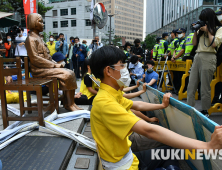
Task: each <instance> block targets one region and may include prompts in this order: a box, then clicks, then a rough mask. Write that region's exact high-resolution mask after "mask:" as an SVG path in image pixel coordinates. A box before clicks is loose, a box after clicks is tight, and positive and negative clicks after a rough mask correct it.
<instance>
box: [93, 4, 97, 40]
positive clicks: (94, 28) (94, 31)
mask: <svg viewBox="0 0 222 170" xmlns="http://www.w3.org/2000/svg"><path fill="white" fill-rule="evenodd" d="M92 1H93V4H94V5H95V0H92ZM95 36H96V23H95V24H93V38H95Z"/></svg>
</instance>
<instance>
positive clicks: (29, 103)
mask: <svg viewBox="0 0 222 170" xmlns="http://www.w3.org/2000/svg"><path fill="white" fill-rule="evenodd" d="M24 63H25V77H28V78H29V79H34V80H45V79H47V80H52V82H53V95H54V102H55V108H56V111H57V113H59V100H62V99H61V97H60V98H59V97H58V81H57V78H42V77H41V78H34V77H32V78H30V77H29V61H28V57H24ZM26 95H27V106H28V107H31V106H36V105H37V104H35V103H31V97H30V92H26ZM43 101H50V98H43ZM44 105H47V104H43V106H44ZM28 113H32V111H28Z"/></svg>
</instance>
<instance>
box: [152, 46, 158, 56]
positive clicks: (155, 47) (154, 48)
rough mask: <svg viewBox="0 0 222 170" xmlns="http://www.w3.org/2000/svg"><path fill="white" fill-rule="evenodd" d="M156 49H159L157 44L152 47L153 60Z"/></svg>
mask: <svg viewBox="0 0 222 170" xmlns="http://www.w3.org/2000/svg"><path fill="white" fill-rule="evenodd" d="M158 47H159V44H155V45H154V47H153V58H155V57H156V55H157V52H158Z"/></svg>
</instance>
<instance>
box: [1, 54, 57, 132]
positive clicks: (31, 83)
mask: <svg viewBox="0 0 222 170" xmlns="http://www.w3.org/2000/svg"><path fill="white" fill-rule="evenodd" d="M4 62H16V68H7V69H4V67H3V63H4ZM26 64H27V63H25V67H27V66H26ZM0 69H1V71H0V95H1V107H2V119H3V126H4V128H6V127H7V126H8V125H9V121H38V122H39V125H41V126H44V114H45V112H47V111H51V113H52V112H53V111H54V110H55V106H54V97H53V81H52V80H46V79H44V80H43V79H36V80H35V79H29V77H27V76H26V77H25V80H22V74H21V60H20V57H16V58H15V59H14V58H13V59H5V58H3V57H0ZM11 75H17V76H18V81H15V82H12V83H9V84H5V80H4V77H5V76H11ZM42 85H47V86H48V87H49V96H50V102H49V104H48V106H47V107H45V108H43V98H42ZM6 90H17V91H18V92H19V105H20V116H18V117H9V116H8V111H7V102H6ZM23 91H26V92H28V93H29V92H30V91H36V95H37V106H36V107H30V105H29V106H28V107H24V99H23ZM33 110H37V111H38V116H37V117H27V116H26V117H22V116H23V115H24V113H25V111H33Z"/></svg>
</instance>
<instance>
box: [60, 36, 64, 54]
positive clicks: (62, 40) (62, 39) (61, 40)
mask: <svg viewBox="0 0 222 170" xmlns="http://www.w3.org/2000/svg"><path fill="white" fill-rule="evenodd" d="M59 41H60V44H62V45H61V47H60V51H62V50H63V44H64V38H60V40H59Z"/></svg>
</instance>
